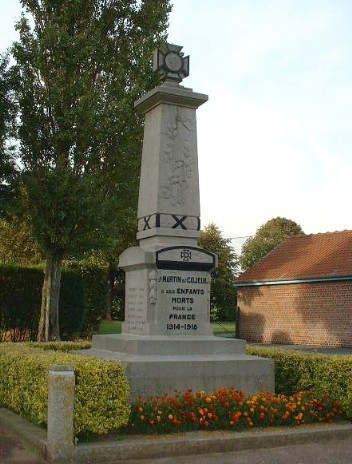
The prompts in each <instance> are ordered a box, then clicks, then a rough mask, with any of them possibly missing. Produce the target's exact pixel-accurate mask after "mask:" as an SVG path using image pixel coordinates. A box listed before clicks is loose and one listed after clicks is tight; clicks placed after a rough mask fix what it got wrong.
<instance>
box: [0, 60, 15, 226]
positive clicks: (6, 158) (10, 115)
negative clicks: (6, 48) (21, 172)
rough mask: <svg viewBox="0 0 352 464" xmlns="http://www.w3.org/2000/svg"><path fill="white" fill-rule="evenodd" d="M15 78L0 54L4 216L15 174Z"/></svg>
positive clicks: (0, 189) (1, 201)
mask: <svg viewBox="0 0 352 464" xmlns="http://www.w3.org/2000/svg"><path fill="white" fill-rule="evenodd" d="M15 88H16V80H15V78H14V75H13V73H12V72H11V68H10V67H9V55H8V53H5V54H3V55H0V217H1V216H4V215H5V214H6V213H7V211H8V207H9V204H10V202H11V198H12V192H11V186H10V182H11V180H12V179H13V177H14V175H15V174H16V163H15V161H16V155H17V151H16V145H15V144H14V143H13V140H14V136H15V130H16V124H15V123H16V115H17V105H16V100H15Z"/></svg>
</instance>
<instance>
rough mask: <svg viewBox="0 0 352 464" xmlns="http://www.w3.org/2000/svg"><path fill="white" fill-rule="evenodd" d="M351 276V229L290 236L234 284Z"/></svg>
mask: <svg viewBox="0 0 352 464" xmlns="http://www.w3.org/2000/svg"><path fill="white" fill-rule="evenodd" d="M340 276H352V230H344V231H342V232H328V233H324V234H314V235H296V236H294V237H290V238H288V239H286V240H285V241H284V242H282V243H281V244H280V245H279V246H277V247H276V248H275V249H274V250H272V251H271V252H270V253H268V254H267V255H266V256H265V257H264V258H263V259H262V260H260V261H258V262H257V263H255V264H254V265H253V266H252V267H250V268H249V269H248V270H247V271H245V272H243V273H242V274H241V275H240V276H239V278H238V279H237V282H238V283H246V282H254V281H268V280H269V281H279V280H291V279H295V280H296V279H309V278H326V277H340Z"/></svg>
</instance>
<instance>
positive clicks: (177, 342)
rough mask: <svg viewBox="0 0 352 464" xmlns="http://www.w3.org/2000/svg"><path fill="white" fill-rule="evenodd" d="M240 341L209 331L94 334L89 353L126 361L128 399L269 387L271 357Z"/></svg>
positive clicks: (271, 382) (271, 365)
mask: <svg viewBox="0 0 352 464" xmlns="http://www.w3.org/2000/svg"><path fill="white" fill-rule="evenodd" d="M245 345H246V342H245V341H244V340H236V339H231V338H222V337H215V336H212V335H210V336H193V335H177V336H172V335H166V336H165V335H154V336H143V335H142V336H141V335H130V334H121V335H95V336H94V337H93V349H91V350H89V352H90V354H93V355H96V356H100V357H103V358H106V359H116V360H119V361H121V362H122V363H123V364H125V366H126V375H127V378H128V380H129V382H130V385H131V400H134V399H136V397H138V396H142V397H149V396H155V395H157V396H161V395H164V394H165V393H168V394H170V395H172V394H173V393H174V390H175V389H177V390H179V391H181V392H185V391H186V390H187V389H189V388H191V389H192V390H193V391H195V392H196V391H206V392H209V393H212V392H214V391H215V390H217V389H218V388H221V387H234V388H237V389H238V390H241V391H244V392H246V393H248V394H255V393H258V392H259V391H262V390H263V391H274V390H275V385H274V368H273V362H272V360H270V359H263V358H259V357H256V356H248V355H246V354H245Z"/></svg>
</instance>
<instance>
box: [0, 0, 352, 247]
mask: <svg viewBox="0 0 352 464" xmlns="http://www.w3.org/2000/svg"><path fill="white" fill-rule="evenodd" d="M0 12H1V14H0V27H1V36H0V51H3V50H4V49H5V48H6V46H7V45H8V44H10V43H11V42H12V41H13V40H14V39H15V38H16V35H15V32H14V29H13V23H14V19H15V18H16V17H18V16H19V14H20V6H19V1H18V0H0ZM351 22H352V1H351V0H217V1H214V0H174V7H173V12H172V14H171V16H170V27H169V41H170V42H172V43H175V44H177V45H182V46H183V47H184V48H183V51H184V53H185V55H190V76H189V77H188V78H187V79H185V80H184V81H183V85H185V86H186V87H191V88H193V89H194V90H195V91H197V92H200V93H205V94H208V95H209V101H208V102H207V103H205V104H204V105H203V106H202V107H200V108H199V109H198V112H197V119H198V156H199V170H200V189H201V212H202V224H203V225H206V224H208V223H209V222H215V223H216V224H217V225H218V226H219V227H220V229H221V230H222V232H223V234H224V236H226V237H242V236H248V235H253V234H255V232H256V230H257V229H258V228H259V227H260V226H261V225H263V224H264V223H265V222H267V221H268V220H270V219H272V218H274V217H277V216H281V217H286V218H287V219H291V220H293V221H295V222H297V223H298V224H299V225H300V226H301V227H302V229H303V230H304V232H306V233H318V232H328V231H335V230H344V229H352V212H351V207H350V199H351V197H352V195H351V189H352V180H351V177H352V156H351V155H352V27H351ZM240 243H241V240H236V241H234V245H236V248H238V246H239V244H240Z"/></svg>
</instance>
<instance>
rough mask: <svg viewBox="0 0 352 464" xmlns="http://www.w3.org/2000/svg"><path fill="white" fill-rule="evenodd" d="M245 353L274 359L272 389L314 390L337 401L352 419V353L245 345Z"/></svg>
mask: <svg viewBox="0 0 352 464" xmlns="http://www.w3.org/2000/svg"><path fill="white" fill-rule="evenodd" d="M247 353H248V354H251V355H255V356H261V357H265V358H272V359H273V360H274V362H275V391H276V393H281V394H284V395H288V396H289V395H292V394H294V393H297V392H300V391H313V392H315V393H316V394H317V395H324V394H329V395H330V396H331V397H332V398H334V399H335V400H337V401H340V403H341V404H342V406H343V408H344V410H345V412H346V414H347V416H348V417H350V418H352V356H328V355H324V354H310V353H309V354H308V353H302V352H298V351H294V350H291V351H289V350H286V349H285V350H284V349H277V348H265V347H258V346H251V345H248V346H247Z"/></svg>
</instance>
